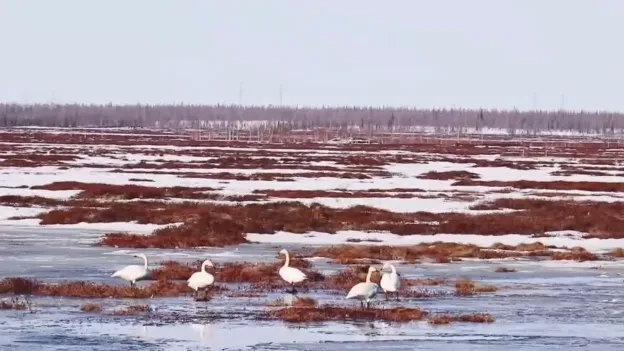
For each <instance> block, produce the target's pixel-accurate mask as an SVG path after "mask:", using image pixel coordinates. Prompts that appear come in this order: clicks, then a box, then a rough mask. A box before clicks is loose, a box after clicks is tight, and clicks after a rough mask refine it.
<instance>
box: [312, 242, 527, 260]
mask: <svg viewBox="0 0 624 351" xmlns="http://www.w3.org/2000/svg"><path fill="white" fill-rule="evenodd" d="M314 256H320V257H328V258H332V259H335V260H345V261H347V260H355V259H365V258H370V259H374V260H402V261H417V260H419V259H421V258H424V257H427V258H431V259H434V260H436V261H438V262H449V261H452V260H454V259H457V258H466V257H476V258H504V257H510V256H519V254H514V253H510V252H497V251H492V250H487V249H484V248H480V247H478V246H476V245H466V244H457V243H447V242H435V243H422V244H418V245H413V246H382V245H374V246H364V245H357V246H355V245H341V246H331V247H323V248H320V249H318V250H316V251H315V252H314Z"/></svg>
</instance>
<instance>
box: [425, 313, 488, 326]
mask: <svg viewBox="0 0 624 351" xmlns="http://www.w3.org/2000/svg"><path fill="white" fill-rule="evenodd" d="M494 321H496V318H494V316H492V315H491V314H489V313H475V314H462V315H458V316H451V315H448V314H440V315H434V316H431V317H430V318H429V324H433V325H444V324H450V323H453V322H470V323H494Z"/></svg>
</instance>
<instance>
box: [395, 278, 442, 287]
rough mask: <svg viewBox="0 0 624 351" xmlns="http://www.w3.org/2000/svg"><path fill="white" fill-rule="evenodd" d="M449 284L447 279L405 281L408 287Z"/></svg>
mask: <svg viewBox="0 0 624 351" xmlns="http://www.w3.org/2000/svg"><path fill="white" fill-rule="evenodd" d="M446 283H448V279H446V278H417V279H403V284H405V285H406V286H436V285H442V284H446Z"/></svg>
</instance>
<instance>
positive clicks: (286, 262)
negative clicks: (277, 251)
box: [284, 251, 290, 267]
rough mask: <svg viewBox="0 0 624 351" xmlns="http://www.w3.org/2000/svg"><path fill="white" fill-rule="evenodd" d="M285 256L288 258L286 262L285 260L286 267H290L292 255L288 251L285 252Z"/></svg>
mask: <svg viewBox="0 0 624 351" xmlns="http://www.w3.org/2000/svg"><path fill="white" fill-rule="evenodd" d="M284 256H286V260H284V267H288V265H289V264H290V254H289V253H288V251H284Z"/></svg>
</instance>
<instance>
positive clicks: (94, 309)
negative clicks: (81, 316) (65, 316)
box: [80, 302, 103, 313]
mask: <svg viewBox="0 0 624 351" xmlns="http://www.w3.org/2000/svg"><path fill="white" fill-rule="evenodd" d="M80 310H81V311H82V312H86V313H100V312H102V310H103V308H102V305H100V304H99V303H89V302H88V303H84V304H82V306H80Z"/></svg>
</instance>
